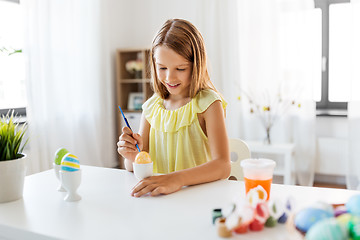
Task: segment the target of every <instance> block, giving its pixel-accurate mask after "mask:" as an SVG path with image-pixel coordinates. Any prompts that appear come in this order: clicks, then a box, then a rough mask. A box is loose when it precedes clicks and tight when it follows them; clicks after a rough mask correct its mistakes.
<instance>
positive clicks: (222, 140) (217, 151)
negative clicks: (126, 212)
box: [131, 101, 231, 197]
mask: <svg viewBox="0 0 360 240" xmlns="http://www.w3.org/2000/svg"><path fill="white" fill-rule="evenodd" d="M224 114H225V113H224V109H223V108H222V105H221V102H220V101H215V102H214V103H213V104H211V105H210V107H209V108H208V109H207V110H206V111H205V112H204V113H203V117H204V119H205V126H206V132H207V137H208V141H209V145H210V151H211V156H212V160H211V161H209V162H207V163H204V164H202V165H200V166H197V167H194V168H190V169H185V170H181V171H176V172H173V173H170V174H166V175H160V176H153V177H149V178H146V179H143V180H142V181H140V182H139V183H138V184H137V185H136V186H135V187H134V188H133V191H132V193H131V194H132V195H133V196H135V197H140V196H142V195H144V194H146V193H150V194H151V195H152V196H155V195H159V194H169V193H173V192H176V191H178V190H180V189H181V188H182V187H183V186H189V185H195V184H200V183H207V182H212V181H215V180H219V179H225V178H227V177H229V175H230V171H231V165H230V153H229V141H228V136H227V132H226V127H225V117H224Z"/></svg>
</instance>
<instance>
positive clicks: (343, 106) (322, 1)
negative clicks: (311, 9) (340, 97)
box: [314, 0, 350, 115]
mask: <svg viewBox="0 0 360 240" xmlns="http://www.w3.org/2000/svg"><path fill="white" fill-rule="evenodd" d="M314 2H315V8H320V9H321V12H322V17H321V18H322V19H321V20H322V61H325V63H324V62H323V69H322V70H321V100H320V101H319V102H316V109H317V110H342V111H344V112H346V111H347V104H348V103H347V102H331V101H329V13H330V11H329V7H330V5H331V4H338V3H350V0H314ZM324 67H325V69H324ZM322 115H331V114H322ZM340 115H341V114H340Z"/></svg>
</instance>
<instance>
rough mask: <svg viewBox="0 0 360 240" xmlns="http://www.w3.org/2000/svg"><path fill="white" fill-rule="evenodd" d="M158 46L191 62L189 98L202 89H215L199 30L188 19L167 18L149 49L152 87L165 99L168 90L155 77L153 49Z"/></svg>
mask: <svg viewBox="0 0 360 240" xmlns="http://www.w3.org/2000/svg"><path fill="white" fill-rule="evenodd" d="M158 46H166V47H168V48H170V49H172V50H173V51H175V52H176V53H177V54H179V55H180V56H182V57H183V58H185V59H186V60H187V61H189V62H190V63H192V74H191V83H190V92H189V96H190V97H191V98H193V97H195V95H196V94H197V93H198V92H199V91H201V90H203V89H209V88H210V89H213V90H215V91H216V89H215V87H214V85H213V84H212V82H211V81H210V76H209V73H208V70H207V63H206V51H205V44H204V39H203V37H202V36H201V34H200V32H199V31H198V30H197V29H196V27H195V26H194V25H193V24H192V23H190V22H189V21H186V20H183V19H169V20H167V21H166V22H165V23H164V25H163V26H162V28H161V29H160V31H159V32H158V33H157V34H156V36H155V38H154V40H153V42H152V47H151V50H150V64H151V75H152V87H153V89H154V92H156V93H157V94H158V95H159V96H160V97H161V98H163V99H166V98H167V97H168V96H169V92H168V91H167V89H166V87H165V86H164V85H163V84H162V83H161V82H160V80H159V79H158V77H157V72H156V66H155V60H154V51H155V49H156V48H157V47H158Z"/></svg>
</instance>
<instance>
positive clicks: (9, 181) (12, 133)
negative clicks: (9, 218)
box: [0, 111, 27, 203]
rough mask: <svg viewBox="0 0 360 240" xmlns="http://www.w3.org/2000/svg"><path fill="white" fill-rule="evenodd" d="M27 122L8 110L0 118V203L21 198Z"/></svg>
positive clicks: (24, 168) (24, 170)
mask: <svg viewBox="0 0 360 240" xmlns="http://www.w3.org/2000/svg"><path fill="white" fill-rule="evenodd" d="M26 131H27V124H26V123H24V124H20V123H19V118H18V117H17V116H14V111H12V112H11V114H10V111H9V112H8V113H7V114H6V115H2V116H1V118H0V203H3V202H9V201H14V200H17V199H20V198H22V194H23V187H24V179H25V174H26V154H24V153H23V149H24V147H25V145H26V143H27V140H26V141H24V138H25V133H26Z"/></svg>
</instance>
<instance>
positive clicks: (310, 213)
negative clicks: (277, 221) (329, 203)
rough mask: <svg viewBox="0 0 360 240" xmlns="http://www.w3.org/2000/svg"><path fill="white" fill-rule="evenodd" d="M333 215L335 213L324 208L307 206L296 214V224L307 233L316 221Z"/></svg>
mask: <svg viewBox="0 0 360 240" xmlns="http://www.w3.org/2000/svg"><path fill="white" fill-rule="evenodd" d="M331 217H333V215H332V214H331V213H330V212H328V211H326V210H324V209H319V208H305V209H303V210H301V211H300V212H299V213H297V214H296V216H295V226H296V228H297V229H298V230H299V231H301V232H303V233H306V232H307V231H308V230H309V229H310V228H311V226H312V225H314V224H315V223H316V222H318V221H321V220H323V219H326V218H331Z"/></svg>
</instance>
